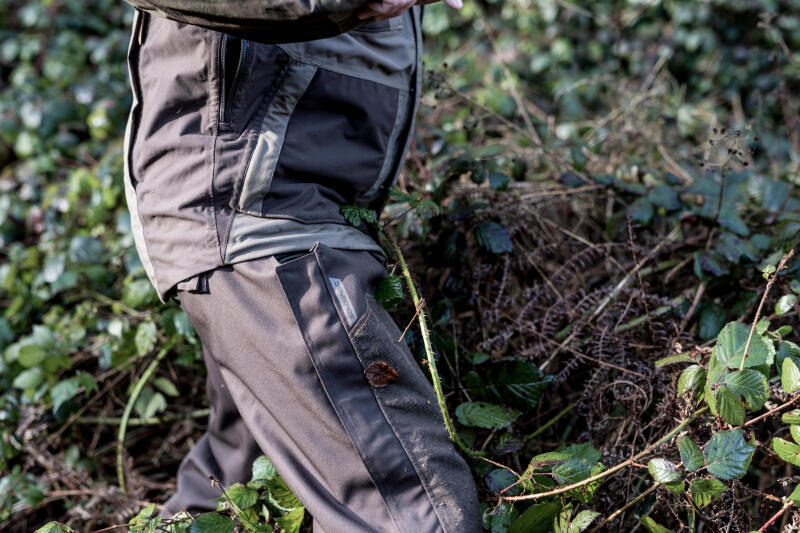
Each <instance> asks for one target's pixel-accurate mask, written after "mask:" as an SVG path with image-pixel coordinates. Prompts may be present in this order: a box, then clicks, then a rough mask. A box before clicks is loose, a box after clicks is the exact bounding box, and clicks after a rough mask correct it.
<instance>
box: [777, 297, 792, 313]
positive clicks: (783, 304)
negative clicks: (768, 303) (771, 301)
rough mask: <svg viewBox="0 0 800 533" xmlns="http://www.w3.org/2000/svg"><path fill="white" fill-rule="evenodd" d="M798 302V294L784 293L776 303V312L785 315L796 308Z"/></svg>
mask: <svg viewBox="0 0 800 533" xmlns="http://www.w3.org/2000/svg"><path fill="white" fill-rule="evenodd" d="M796 303H797V295H796V294H784V295H783V296H781V297H780V299H779V300H778V303H776V304H775V314H776V315H785V314H786V313H788V312H789V311H791V310H792V309H793V308H794V305H795V304H796Z"/></svg>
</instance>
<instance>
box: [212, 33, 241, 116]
mask: <svg viewBox="0 0 800 533" xmlns="http://www.w3.org/2000/svg"><path fill="white" fill-rule="evenodd" d="M231 46H237V48H238V50H235V51H234V49H232V48H231ZM234 53H235V54H236V63H235V65H233V59H234V58H233V57H229V56H232V54H234ZM246 54H247V41H246V40H244V39H238V38H236V37H231V36H230V35H227V34H224V35H223V36H222V40H221V42H220V47H219V79H220V83H219V123H220V124H227V123H228V122H229V121H230V113H231V109H230V107H231V106H230V105H229V104H230V102H229V100H230V99H231V97H232V96H233V95H235V94H236V90H237V89H238V86H239V80H240V79H241V73H242V69H243V67H244V60H245V56H246ZM229 61H230V62H229ZM230 66H234V67H235V68H234V70H233V76H232V77H229V74H228V72H227V70H228V68H229V67H230Z"/></svg>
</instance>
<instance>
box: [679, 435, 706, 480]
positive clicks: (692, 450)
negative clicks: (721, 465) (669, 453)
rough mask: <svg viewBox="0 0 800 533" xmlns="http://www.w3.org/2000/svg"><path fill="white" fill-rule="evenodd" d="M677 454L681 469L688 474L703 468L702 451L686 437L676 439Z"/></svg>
mask: <svg viewBox="0 0 800 533" xmlns="http://www.w3.org/2000/svg"><path fill="white" fill-rule="evenodd" d="M678 452H680V454H681V461H682V462H683V467H684V468H685V469H686V470H688V471H689V472H694V471H695V470H698V469H700V468H701V467H702V466H703V464H704V462H703V451H702V450H701V449H700V448H699V447H698V446H697V444H695V443H694V441H692V439H690V438H689V437H687V436H686V435H682V436H680V437H678Z"/></svg>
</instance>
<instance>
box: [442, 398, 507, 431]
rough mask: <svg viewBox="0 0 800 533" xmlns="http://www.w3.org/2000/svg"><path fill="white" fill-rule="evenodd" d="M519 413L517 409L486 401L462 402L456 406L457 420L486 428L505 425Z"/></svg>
mask: <svg viewBox="0 0 800 533" xmlns="http://www.w3.org/2000/svg"><path fill="white" fill-rule="evenodd" d="M519 415H520V412H519V411H516V410H514V409H509V408H507V407H501V406H499V405H494V404H491V403H487V402H464V403H462V404H461V405H459V406H458V407H456V416H457V417H458V421H459V422H461V423H462V424H464V425H465V426H471V427H479V428H486V429H497V428H502V427H506V426H508V425H509V424H511V423H512V422H513V421H514V420H516V419H517V417H519Z"/></svg>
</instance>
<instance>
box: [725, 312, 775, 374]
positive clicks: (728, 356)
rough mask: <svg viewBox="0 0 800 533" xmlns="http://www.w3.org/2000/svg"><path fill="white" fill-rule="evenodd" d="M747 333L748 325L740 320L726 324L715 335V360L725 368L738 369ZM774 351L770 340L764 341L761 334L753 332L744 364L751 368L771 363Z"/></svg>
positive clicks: (748, 332)
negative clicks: (716, 335) (717, 334)
mask: <svg viewBox="0 0 800 533" xmlns="http://www.w3.org/2000/svg"><path fill="white" fill-rule="evenodd" d="M749 335H750V327H748V326H746V325H745V324H742V323H741V322H729V323H728V324H726V325H725V327H724V328H722V331H721V332H720V334H719V336H718V337H717V345H716V347H715V349H714V354H715V356H716V359H717V361H718V362H719V363H721V364H724V365H725V366H726V367H727V368H733V369H737V370H738V368H739V365H740V364H741V362H742V354H743V353H744V348H745V346H746V345H747V338H748V336H749ZM774 351H775V350H774V348H773V347H772V343H771V342H768V341H765V340H764V339H763V338H762V337H761V335H755V334H754V335H753V339H752V341H751V342H750V348H749V350H748V352H747V359H746V360H745V365H744V366H745V367H748V368H752V367H756V366H761V365H765V364H767V365H769V364H772V360H773V356H774Z"/></svg>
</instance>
